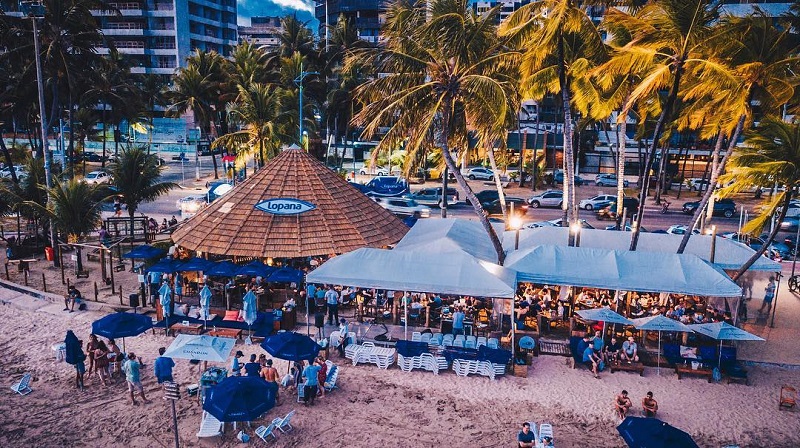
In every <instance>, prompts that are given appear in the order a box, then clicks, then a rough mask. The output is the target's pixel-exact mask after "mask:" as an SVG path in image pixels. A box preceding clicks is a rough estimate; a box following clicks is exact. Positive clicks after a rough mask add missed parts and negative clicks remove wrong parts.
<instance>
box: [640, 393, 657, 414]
mask: <svg viewBox="0 0 800 448" xmlns="http://www.w3.org/2000/svg"><path fill="white" fill-rule="evenodd" d="M642 410H643V411H644V415H645V417H655V416H656V412H658V402H657V401H656V399H655V398H653V393H652V392H647V395H645V397H644V398H642Z"/></svg>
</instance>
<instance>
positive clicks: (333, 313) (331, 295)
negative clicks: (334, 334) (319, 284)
mask: <svg viewBox="0 0 800 448" xmlns="http://www.w3.org/2000/svg"><path fill="white" fill-rule="evenodd" d="M325 304H326V305H328V325H335V324H336V322H339V293H338V292H336V290H335V289H333V286H332V285H331V286H328V290H327V291H325Z"/></svg>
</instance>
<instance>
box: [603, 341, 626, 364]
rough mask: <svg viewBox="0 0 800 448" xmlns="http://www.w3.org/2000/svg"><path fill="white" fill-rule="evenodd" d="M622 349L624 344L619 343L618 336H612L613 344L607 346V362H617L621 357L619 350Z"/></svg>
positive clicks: (604, 355)
mask: <svg viewBox="0 0 800 448" xmlns="http://www.w3.org/2000/svg"><path fill="white" fill-rule="evenodd" d="M621 350H622V344H620V343H619V341H618V340H617V338H614V337H612V338H611V344H609V345H606V346H605V350H604V352H603V358H605V361H606V362H616V361H617V359H618V358H619V352H620V351H621Z"/></svg>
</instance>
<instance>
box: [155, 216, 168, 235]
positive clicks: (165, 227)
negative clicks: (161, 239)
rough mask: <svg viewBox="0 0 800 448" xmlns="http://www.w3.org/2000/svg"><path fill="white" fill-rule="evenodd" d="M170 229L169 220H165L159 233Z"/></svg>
mask: <svg viewBox="0 0 800 448" xmlns="http://www.w3.org/2000/svg"><path fill="white" fill-rule="evenodd" d="M168 227H169V224H167V218H164V220H163V221H161V227H159V229H158V231H159V232H165V231H166V230H167V228H168Z"/></svg>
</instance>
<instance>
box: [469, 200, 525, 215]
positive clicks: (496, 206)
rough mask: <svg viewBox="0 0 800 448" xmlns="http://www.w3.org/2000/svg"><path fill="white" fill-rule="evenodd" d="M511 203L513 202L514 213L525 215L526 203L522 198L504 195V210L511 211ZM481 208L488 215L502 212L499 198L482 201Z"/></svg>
mask: <svg viewBox="0 0 800 448" xmlns="http://www.w3.org/2000/svg"><path fill="white" fill-rule="evenodd" d="M511 204H514V215H516V216H525V214H527V213H528V204H527V203H526V202H525V200H524V199H522V198H512V197H508V196H506V210H508V212H509V213H511ZM481 206H483V210H484V211H485V212H486V213H488V214H490V215H499V214H501V213H503V207H502V204H500V199H495V200H494V201H491V202H485V203H482V204H481Z"/></svg>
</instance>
